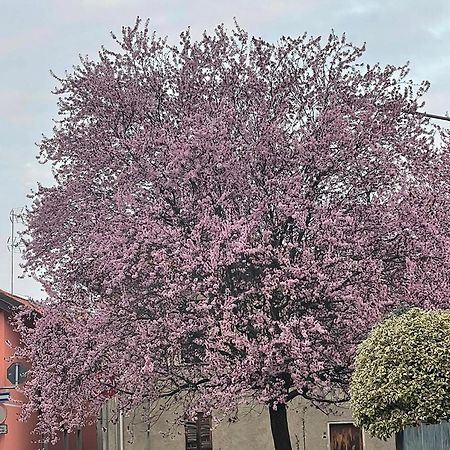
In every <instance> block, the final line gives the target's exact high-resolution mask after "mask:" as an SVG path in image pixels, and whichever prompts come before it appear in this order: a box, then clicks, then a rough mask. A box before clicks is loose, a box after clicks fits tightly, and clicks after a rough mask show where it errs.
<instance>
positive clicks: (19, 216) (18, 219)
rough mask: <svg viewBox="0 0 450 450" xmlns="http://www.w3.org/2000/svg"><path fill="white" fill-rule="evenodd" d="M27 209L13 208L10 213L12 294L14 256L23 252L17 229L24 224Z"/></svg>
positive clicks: (9, 247)
mask: <svg viewBox="0 0 450 450" xmlns="http://www.w3.org/2000/svg"><path fill="white" fill-rule="evenodd" d="M24 212H25V207H22V208H13V209H11V211H10V212H9V220H10V222H11V236H10V237H9V238H8V250H9V251H10V252H11V294H14V254H15V253H20V252H21V248H22V245H21V240H20V238H19V237H17V236H16V229H15V228H16V227H15V225H16V224H18V223H23V216H24Z"/></svg>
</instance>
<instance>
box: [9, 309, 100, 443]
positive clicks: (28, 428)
mask: <svg viewBox="0 0 450 450" xmlns="http://www.w3.org/2000/svg"><path fill="white" fill-rule="evenodd" d="M7 341H9V342H10V343H11V344H12V346H13V347H12V348H11V347H10V346H8V345H7V343H6V342H7ZM18 344H19V336H18V334H17V333H16V332H15V331H14V330H13V328H12V326H11V324H10V323H9V315H8V314H7V313H6V312H5V311H2V310H0V386H12V385H11V383H10V382H9V381H8V379H7V378H6V370H7V368H8V366H9V365H10V364H11V363H12V361H9V360H8V358H9V357H10V356H11V355H12V354H13V353H14V347H16V346H17V345H18ZM6 391H10V392H11V399H12V400H19V401H24V400H25V397H24V396H23V395H22V394H21V393H20V392H17V391H16V390H14V389H2V390H1V392H6ZM2 403H3V406H4V407H5V408H6V411H7V416H6V420H5V421H4V423H6V424H7V425H8V433H7V434H3V435H0V450H39V449H41V448H42V444H38V443H36V442H33V441H34V440H36V439H37V438H39V436H36V435H33V434H32V431H33V428H34V426H35V423H36V417H37V416H36V415H33V417H31V419H29V420H28V421H27V422H19V421H18V417H19V413H20V407H19V406H18V405H15V404H14V402H2ZM82 435H83V450H97V437H96V428H95V426H90V427H86V428H85V429H83V434H82ZM69 442H70V446H69V448H70V450H76V444H75V436H74V435H73V436H70V441H69ZM48 448H49V450H62V442H61V441H60V442H58V444H57V445H55V446H53V445H50V446H49V447H48Z"/></svg>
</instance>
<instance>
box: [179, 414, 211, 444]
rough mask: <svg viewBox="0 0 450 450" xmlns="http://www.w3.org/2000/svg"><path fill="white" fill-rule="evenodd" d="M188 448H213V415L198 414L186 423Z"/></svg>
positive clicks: (185, 430)
mask: <svg viewBox="0 0 450 450" xmlns="http://www.w3.org/2000/svg"><path fill="white" fill-rule="evenodd" d="M184 432H185V436H186V450H212V434H211V416H205V415H203V414H201V413H200V414H198V416H197V418H196V419H195V420H187V421H186V422H185V424H184Z"/></svg>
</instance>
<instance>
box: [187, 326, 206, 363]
mask: <svg viewBox="0 0 450 450" xmlns="http://www.w3.org/2000/svg"><path fill="white" fill-rule="evenodd" d="M203 338H204V332H203V331H195V332H190V333H188V334H187V335H186V336H185V341H184V343H183V345H182V348H181V360H182V362H183V363H184V364H188V365H199V364H201V363H202V361H203V358H204V355H205V347H204V346H203V345H202V344H201V342H202V339H203Z"/></svg>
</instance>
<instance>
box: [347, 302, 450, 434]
mask: <svg viewBox="0 0 450 450" xmlns="http://www.w3.org/2000/svg"><path fill="white" fill-rule="evenodd" d="M350 396H351V403H352V407H353V412H354V417H355V420H356V422H357V423H358V425H359V426H361V427H362V428H364V429H365V430H367V431H368V432H369V433H370V434H371V435H373V436H376V437H378V438H381V439H387V438H388V437H389V436H390V435H391V434H393V433H395V432H397V431H400V430H402V429H404V428H405V427H407V426H416V425H419V424H422V423H438V422H440V421H441V420H442V419H449V418H450V311H444V310H435V311H424V310H421V309H419V308H411V309H410V310H408V311H407V312H404V313H402V314H400V315H394V314H393V315H391V316H389V317H388V318H386V319H385V320H384V321H383V322H382V323H381V324H379V325H378V326H377V327H375V328H374V329H373V330H372V331H371V332H370V334H369V336H368V337H367V339H366V340H365V341H364V342H362V343H361V344H360V345H359V347H358V351H357V356H356V361H355V370H354V373H353V377H352V381H351V386H350Z"/></svg>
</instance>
